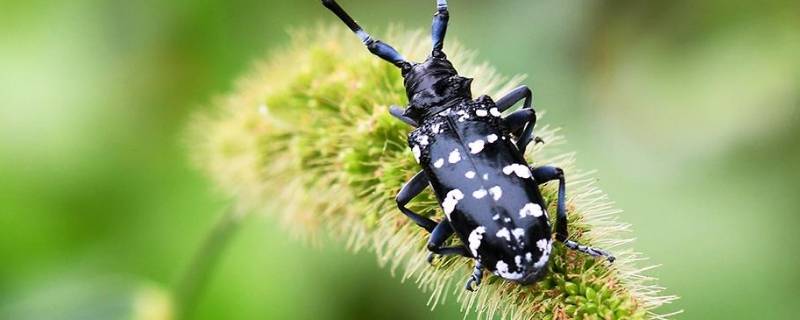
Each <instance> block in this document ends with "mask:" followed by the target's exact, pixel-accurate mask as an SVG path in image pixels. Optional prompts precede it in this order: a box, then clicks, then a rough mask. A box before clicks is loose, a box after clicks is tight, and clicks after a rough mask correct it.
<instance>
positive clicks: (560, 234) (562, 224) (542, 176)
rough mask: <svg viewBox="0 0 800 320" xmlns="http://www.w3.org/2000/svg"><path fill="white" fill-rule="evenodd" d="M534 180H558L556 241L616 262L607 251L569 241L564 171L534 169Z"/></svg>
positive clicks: (559, 169) (555, 168) (541, 182)
mask: <svg viewBox="0 0 800 320" xmlns="http://www.w3.org/2000/svg"><path fill="white" fill-rule="evenodd" d="M531 173H532V175H533V180H534V181H536V182H537V183H538V184H543V183H546V182H549V181H554V180H558V204H557V206H556V240H558V241H561V242H563V243H564V245H565V246H566V247H567V248H569V249H572V250H575V251H578V252H583V253H585V254H588V255H591V256H593V257H605V258H606V259H607V260H608V261H610V262H614V259H615V258H614V256H613V255H611V254H610V253H608V252H607V251H605V250H602V249H598V248H593V247H589V246H585V245H582V244H579V243H577V242H575V241H572V240H568V239H567V238H568V237H569V232H568V231H567V211H566V203H565V202H566V199H565V198H566V192H567V191H566V187H565V181H564V170H561V168H558V167H551V166H542V167H538V168H533V170H532V171H531Z"/></svg>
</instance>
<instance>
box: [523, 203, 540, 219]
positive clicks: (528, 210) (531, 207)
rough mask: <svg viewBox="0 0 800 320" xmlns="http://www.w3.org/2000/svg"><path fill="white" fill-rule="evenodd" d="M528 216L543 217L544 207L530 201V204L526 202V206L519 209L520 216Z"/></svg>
mask: <svg viewBox="0 0 800 320" xmlns="http://www.w3.org/2000/svg"><path fill="white" fill-rule="evenodd" d="M528 216H531V217H536V218H538V217H541V216H542V207H540V206H539V205H538V204H535V203H531V202H528V204H526V205H525V206H524V207H522V209H520V210H519V217H520V218H525V217H528Z"/></svg>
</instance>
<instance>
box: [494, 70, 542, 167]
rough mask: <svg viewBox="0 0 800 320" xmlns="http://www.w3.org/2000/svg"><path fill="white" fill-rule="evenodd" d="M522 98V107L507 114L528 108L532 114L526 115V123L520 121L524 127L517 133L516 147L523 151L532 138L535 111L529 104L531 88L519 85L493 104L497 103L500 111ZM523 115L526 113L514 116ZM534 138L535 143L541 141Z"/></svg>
mask: <svg viewBox="0 0 800 320" xmlns="http://www.w3.org/2000/svg"><path fill="white" fill-rule="evenodd" d="M523 99H524V101H523V102H522V108H521V109H520V110H519V111H517V112H515V113H512V114H511V115H509V117H511V116H512V115H515V114H517V113H518V112H520V111H523V110H530V111H531V112H532V115H527V117H528V118H527V119H528V122H527V124H526V123H525V122H522V124H521V125H523V126H524V129H522V133H521V134H520V135H519V138H518V140H517V149H519V150H520V151H522V153H525V149H526V148H527V147H528V143H530V142H531V140H532V136H533V126H534V125H535V124H536V111H534V110H533V108H532V107H531V105H532V104H533V91H531V89H530V88H528V86H519V87H517V88H516V89H514V90H511V92H509V93H508V94H506V95H505V96H503V97H502V98H500V99H498V100H497V102H495V104H496V105H497V109H498V110H499V111H500V112H503V111H506V110H508V108H511V106H513V105H514V104H516V103H517V102H519V101H520V100H523ZM525 116H526V113H519V114H518V115H517V116H516V117H525ZM515 121H516V119H515ZM516 130H519V129H514V131H516ZM535 140H536V142H537V143H538V142H543V141H542V139H540V138H538V137H537V138H536V139H535Z"/></svg>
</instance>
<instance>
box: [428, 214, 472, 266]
mask: <svg viewBox="0 0 800 320" xmlns="http://www.w3.org/2000/svg"><path fill="white" fill-rule="evenodd" d="M451 235H453V226H451V225H450V222H449V221H447V220H442V222H439V224H438V225H436V228H434V229H433V232H431V237H430V238H429V239H428V250H430V251H431V254H429V255H428V263H433V258H434V254H439V255H443V256H449V255H461V256H464V257H470V255H469V253H468V252H467V248H465V247H464V246H458V247H443V245H444V243H445V241H447V239H449V238H450V236H451Z"/></svg>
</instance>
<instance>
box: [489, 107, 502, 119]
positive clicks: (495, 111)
mask: <svg viewBox="0 0 800 320" xmlns="http://www.w3.org/2000/svg"><path fill="white" fill-rule="evenodd" d="M489 113H491V114H492V115H493V116H495V117H499V116H500V110H497V108H491V109H489Z"/></svg>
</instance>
